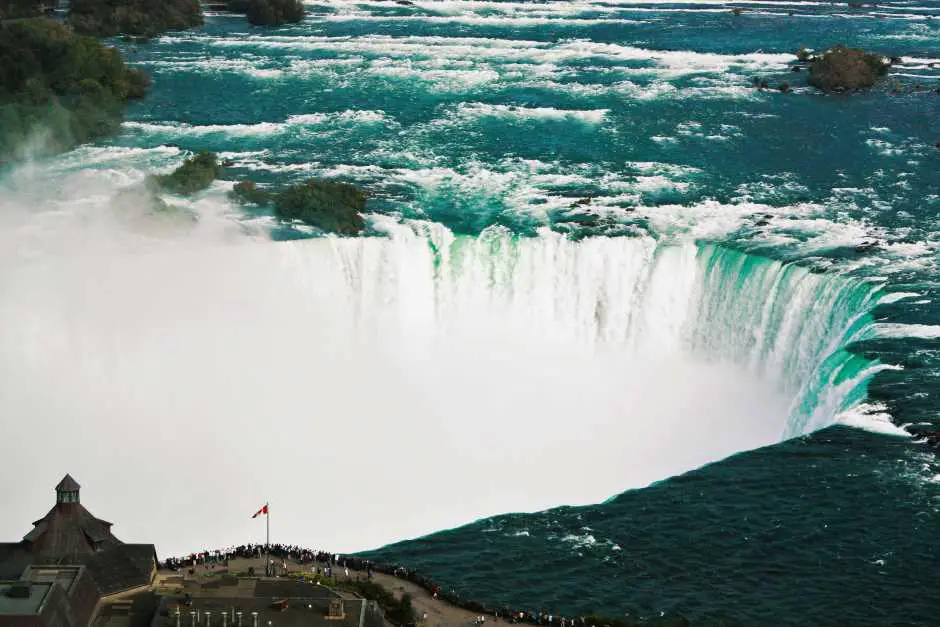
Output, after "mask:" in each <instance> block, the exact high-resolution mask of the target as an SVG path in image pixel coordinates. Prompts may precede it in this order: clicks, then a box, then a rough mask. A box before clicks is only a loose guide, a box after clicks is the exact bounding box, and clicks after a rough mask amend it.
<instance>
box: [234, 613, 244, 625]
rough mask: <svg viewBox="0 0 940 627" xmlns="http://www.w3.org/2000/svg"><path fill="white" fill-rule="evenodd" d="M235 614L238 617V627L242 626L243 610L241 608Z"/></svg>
mask: <svg viewBox="0 0 940 627" xmlns="http://www.w3.org/2000/svg"><path fill="white" fill-rule="evenodd" d="M235 616H237V617H238V627H242V612H241V610H239V611H237V612H235Z"/></svg>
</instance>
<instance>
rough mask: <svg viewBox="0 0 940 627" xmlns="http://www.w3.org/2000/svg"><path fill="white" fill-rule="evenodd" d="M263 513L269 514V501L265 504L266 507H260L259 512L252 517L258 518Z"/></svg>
mask: <svg viewBox="0 0 940 627" xmlns="http://www.w3.org/2000/svg"><path fill="white" fill-rule="evenodd" d="M261 514H264V515H265V516H267V515H268V504H267V503H265V504H264V507H262V508H261V509H259V510H258V511H257V512H255V515H254V516H252V518H257V517H258V516H260V515H261Z"/></svg>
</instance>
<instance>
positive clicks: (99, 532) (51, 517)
mask: <svg viewBox="0 0 940 627" xmlns="http://www.w3.org/2000/svg"><path fill="white" fill-rule="evenodd" d="M33 525H35V528H34V529H33V530H32V531H30V532H29V533H28V534H26V535H25V536H24V537H23V541H24V542H28V543H29V545H30V551H31V552H32V553H34V554H35V555H37V556H38V557H40V558H42V559H44V560H47V561H50V562H53V563H56V562H58V563H67V562H68V561H74V560H76V559H80V558H81V556H83V555H88V554H89V553H94V552H95V551H100V550H102V549H105V548H108V547H110V546H117V545H119V544H121V541H120V540H118V539H117V538H115V537H114V536H113V535H111V523H109V522H106V521H104V520H99V519H97V518H95V517H94V516H92V515H91V513H90V512H89V511H88V510H87V509H85V508H84V507H83V506H82V505H81V504H80V503H57V504H56V505H55V507H53V508H52V509H50V510H49V513H48V514H46V516H45V518H43V519H42V520H37V521H36V522H34V523H33Z"/></svg>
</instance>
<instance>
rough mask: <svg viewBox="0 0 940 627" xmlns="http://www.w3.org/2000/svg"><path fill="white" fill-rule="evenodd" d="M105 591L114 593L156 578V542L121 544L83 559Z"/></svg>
mask: <svg viewBox="0 0 940 627" xmlns="http://www.w3.org/2000/svg"><path fill="white" fill-rule="evenodd" d="M83 563H84V565H85V566H86V567H87V568H88V572H90V573H91V577H92V579H94V581H95V584H96V585H97V586H98V590H99V591H100V592H101V594H102V595H105V596H107V595H110V594H114V593H116V592H122V591H124V590H130V589H131V588H136V587H138V586H145V585H148V584H149V583H150V582H151V581H152V575H153V570H154V568H155V567H156V563H157V552H156V549H155V548H154V546H153V545H152V544H121V545H119V546H114V547H111V548H108V549H105V550H103V551H99V552H97V553H94V554H91V555H88V556H86V557H85V559H84V561H83Z"/></svg>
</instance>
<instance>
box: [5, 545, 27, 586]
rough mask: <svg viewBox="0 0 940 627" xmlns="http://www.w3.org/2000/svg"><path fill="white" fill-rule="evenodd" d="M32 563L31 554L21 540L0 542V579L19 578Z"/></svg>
mask: <svg viewBox="0 0 940 627" xmlns="http://www.w3.org/2000/svg"><path fill="white" fill-rule="evenodd" d="M32 563H33V556H32V555H30V554H29V551H28V550H27V545H26V544H24V543H23V542H5V543H0V579H10V580H12V579H19V577H20V574H22V572H23V571H24V570H26V567H27V566H29V565H30V564H32Z"/></svg>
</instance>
